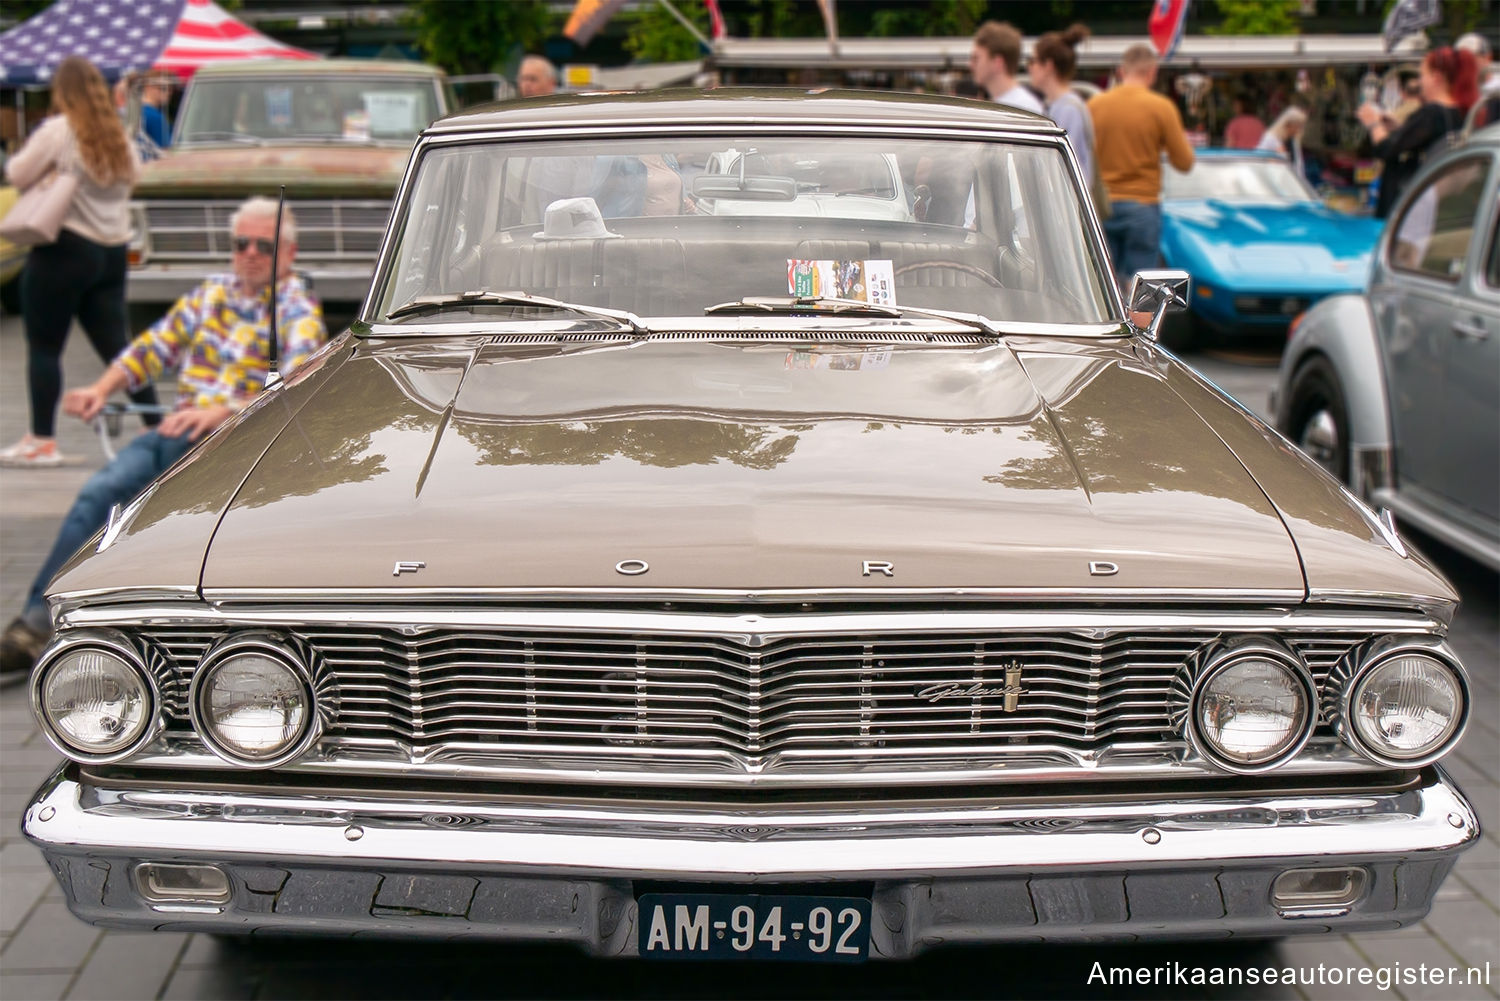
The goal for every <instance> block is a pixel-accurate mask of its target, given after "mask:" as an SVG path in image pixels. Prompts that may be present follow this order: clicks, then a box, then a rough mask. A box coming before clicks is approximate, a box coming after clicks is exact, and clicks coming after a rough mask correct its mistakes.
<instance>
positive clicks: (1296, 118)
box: [1255, 105, 1307, 174]
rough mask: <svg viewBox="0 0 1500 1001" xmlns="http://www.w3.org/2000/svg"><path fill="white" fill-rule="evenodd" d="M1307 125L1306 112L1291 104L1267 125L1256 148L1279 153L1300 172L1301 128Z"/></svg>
mask: <svg viewBox="0 0 1500 1001" xmlns="http://www.w3.org/2000/svg"><path fill="white" fill-rule="evenodd" d="M1306 127H1307V112H1305V111H1303V110H1302V109H1301V108H1299V107H1297V106H1296V105H1293V106H1291V107H1289V108H1287V109H1286V110H1285V111H1283V112H1282V113H1281V114H1279V115H1277V116H1276V121H1274V122H1272V123H1271V124H1270V126H1269V127H1267V129H1266V131H1265V134H1263V135H1262V136H1261V137H1260V142H1258V143H1256V144H1255V148H1256V149H1258V150H1266V151H1269V152H1271V153H1280V154H1281V155H1282V156H1284V157H1286V158H1287V159H1288V160H1290V161H1291V162H1292V169H1293V170H1295V171H1296V172H1297V173H1299V174H1301V173H1302V130H1303V129H1304V128H1306Z"/></svg>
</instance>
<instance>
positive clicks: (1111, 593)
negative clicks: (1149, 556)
mask: <svg viewBox="0 0 1500 1001" xmlns="http://www.w3.org/2000/svg"><path fill="white" fill-rule="evenodd" d="M202 594H203V599H204V600H205V601H208V602H212V603H215V604H228V603H231V602H256V603H261V604H264V603H267V602H273V601H281V602H284V601H338V600H345V599H347V600H353V601H359V602H365V601H374V602H380V601H382V600H385V601H393V600H399V601H404V602H408V601H413V600H422V599H427V600H431V601H442V602H453V601H466V600H477V601H485V600H494V599H497V598H498V599H502V600H506V601H513V600H527V599H536V600H542V601H552V600H557V599H563V600H568V601H632V602H634V601H744V602H781V601H801V602H811V601H860V602H868V601H879V602H881V603H882V604H889V603H893V602H899V601H932V600H940V601H1026V600H1032V601H1073V600H1076V601H1115V602H1117V603H1121V604H1123V603H1125V602H1127V601H1131V600H1151V601H1170V602H1192V603H1194V604H1225V603H1234V604H1256V605H1277V604H1292V605H1295V604H1300V603H1301V602H1302V600H1303V599H1304V598H1305V597H1306V594H1307V592H1305V591H1303V590H1302V589H1301V588H1296V589H1290V588H1289V589H1286V590H1267V591H1244V590H1236V589H1233V588H1222V589H1220V588H1203V589H1199V590H1193V591H1183V590H1177V589H1173V588H1150V587H1135V588H1124V587H1116V588H1109V587H1033V588H1000V587H928V588H894V587H881V586H879V585H878V584H876V585H872V586H869V587H829V588H816V587H807V588H779V589H766V590H753V591H746V590H738V589H735V588H649V587H641V588H629V587H592V588H590V587H550V588H549V587H541V588H536V587H526V588H522V587H490V588H486V587H476V588H458V587H454V588H444V587H429V588H415V587H410V588H400V587H382V588H361V589H335V588H254V589H241V588H212V587H210V588H204V589H203V590H202Z"/></svg>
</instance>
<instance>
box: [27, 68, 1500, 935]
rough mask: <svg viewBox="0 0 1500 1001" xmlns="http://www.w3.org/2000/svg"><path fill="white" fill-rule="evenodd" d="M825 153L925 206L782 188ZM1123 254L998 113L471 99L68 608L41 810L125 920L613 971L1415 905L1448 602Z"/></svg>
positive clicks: (1445, 809)
mask: <svg viewBox="0 0 1500 1001" xmlns="http://www.w3.org/2000/svg"><path fill="white" fill-rule="evenodd" d="M729 149H733V150H740V151H746V154H747V155H746V156H745V157H743V158H741V159H740V160H739V161H738V162H736V163H735V164H734V165H733V168H732V169H724V170H718V171H709V170H707V169H705V168H706V166H707V165H708V164H710V163H711V162H714V160H713V158H714V156H715V154H717V153H722V152H723V151H725V150H729ZM751 150H754V151H756V153H758V154H764V156H763V157H762V158H761V159H760V160H759V162H760V163H761V164H763V165H764V166H757V165H756V162H754V158H753V157H752V156H750V155H749V153H748V151H751ZM829 158H836V159H838V160H840V161H841V162H844V163H847V162H849V159H850V158H854V159H856V160H858V159H863V161H864V162H865V163H867V164H873V163H878V162H887V163H888V162H894V163H895V164H896V165H897V168H898V169H899V170H900V171H901V172H902V174H903V183H902V185H901V190H902V191H907V190H911V191H914V192H915V190H916V189H917V188H918V187H920V186H922V185H926V186H927V187H928V189H929V191H930V204H929V205H928V206H927V208H926V209H925V210H924V211H923V212H922V213H921V215H922V217H923V218H921V219H920V220H919V219H918V218H917V214H916V213H913V214H912V215H910V216H906V215H904V214H903V216H902V217H901V218H872V217H871V216H870V213H869V212H868V210H867V206H864V205H862V204H861V202H860V200H859V196H856V197H854V198H850V199H844V200H842V201H841V200H840V199H838V198H837V197H830V198H826V199H823V200H822V210H821V211H820V212H819V213H817V214H811V213H810V214H808V215H806V216H800V215H799V216H788V215H784V214H779V213H778V212H776V211H775V208H776V207H778V206H785V205H787V204H789V203H793V202H795V201H796V200H797V199H798V198H799V197H805V196H806V195H807V194H808V192H807V191H806V190H805V188H804V184H805V183H806V182H805V178H806V177H810V176H813V175H816V174H817V173H818V172H819V170H820V169H821V167H820V165H821V164H822V163H823V161H824V160H825V159H829ZM719 162H720V163H723V162H724V161H723V160H722V159H721V160H720V161H719ZM777 164H790V165H794V166H795V170H796V174H792V173H775V172H762V171H763V170H769V171H775V170H776V169H778V168H777V167H776V166H775V165H777ZM693 165H697V169H693ZM780 169H790V168H785V167H783V168H780ZM799 175H800V176H801V177H803V178H804V180H799ZM891 187H894V185H891ZM720 201H729V202H733V203H734V204H735V211H734V212H733V213H732V214H717V213H716V212H715V211H714V207H715V205H716V204H717V203H718V202H720ZM753 204H763V205H766V206H767V207H768V211H767V212H766V213H765V214H764V215H756V214H751V213H748V212H747V211H745V208H746V206H749V205H753ZM841 205H847V206H848V208H847V210H844V209H841V208H840V206H841ZM970 205H972V224H970V225H965V218H964V217H965V216H966V215H967V214H969V212H970V209H969V208H968V206H970ZM605 206H611V207H616V206H618V207H619V208H618V209H615V208H612V209H610V210H606V208H605ZM841 213H843V214H841ZM1105 255H1106V251H1105V247H1104V242H1103V238H1102V233H1101V230H1100V227H1099V225H1098V222H1097V221H1096V219H1095V218H1094V216H1093V214H1092V212H1091V210H1090V208H1089V203H1088V200H1087V199H1086V197H1085V195H1084V187H1083V184H1082V181H1081V179H1080V177H1079V175H1078V172H1077V168H1076V165H1075V162H1074V161H1073V159H1072V157H1071V156H1070V154H1069V151H1068V147H1067V145H1066V140H1065V138H1064V135H1063V133H1062V132H1061V131H1060V130H1059V129H1058V128H1057V127H1056V126H1055V125H1054V124H1053V123H1052V122H1051V121H1049V120H1046V119H1043V118H1040V117H1034V116H1031V115H1028V114H1025V113H1022V112H1010V111H1005V110H999V109H996V108H995V107H993V106H991V105H981V104H978V103H973V102H966V101H960V100H948V99H938V98H931V99H924V98H918V97H912V96H905V95H882V96H875V95H869V94H854V93H841V92H821V93H796V92H791V91H769V92H744V91H741V92H737V91H733V90H720V91H715V92H711V93H707V94H695V93H671V92H657V93H651V94H640V95H612V96H599V95H594V96H575V97H558V98H554V99H548V100H539V101H533V102H527V103H524V104H520V103H518V104H512V105H502V106H499V107H496V108H493V109H489V110H484V111H480V112H475V113H470V114H464V115H460V116H455V117H450V118H447V119H445V120H442V121H440V122H438V123H436V124H435V125H433V126H431V127H430V128H428V129H427V130H426V131H425V132H424V133H423V135H422V137H421V139H420V140H419V141H418V143H417V147H416V150H415V153H414V155H413V158H412V162H411V165H410V167H409V168H408V171H407V174H406V178H405V180H404V182H403V186H402V189H401V192H400V194H399V196H398V202H397V208H396V211H395V214H394V218H393V224H392V227H391V229H390V232H389V233H388V235H387V239H386V242H385V245H384V247H383V249H382V251H381V255H380V261H379V264H378V267H377V271H376V276H375V280H374V283H373V286H372V290H371V294H370V296H369V298H368V300H367V301H366V302H365V304H364V306H363V312H362V315H361V317H360V319H359V320H358V321H357V322H356V323H355V324H354V325H353V327H352V328H351V329H350V330H349V331H348V332H347V333H345V334H344V335H343V336H341V337H339V338H337V339H336V340H335V341H334V342H332V343H331V344H330V345H329V346H328V347H327V349H326V350H324V351H322V352H321V353H320V354H319V355H317V356H316V357H315V358H314V359H313V360H312V361H310V362H309V363H308V364H306V365H305V366H304V367H302V368H301V369H300V370H299V371H296V372H294V373H291V374H290V375H289V377H287V378H286V379H285V380H283V381H281V382H280V383H279V384H278V385H276V386H275V387H274V388H272V389H271V390H269V391H267V392H266V393H265V394H264V395H263V396H262V397H261V398H260V399H259V400H258V401H257V403H256V404H255V405H253V406H252V407H250V408H249V409H247V410H246V411H245V412H244V413H243V414H241V415H240V416H238V417H237V418H236V419H234V421H233V423H232V424H231V425H228V426H226V427H224V428H223V429H222V430H220V431H219V432H217V433H215V434H214V435H212V436H211V437H210V438H208V439H207V440H206V441H205V442H204V443H202V444H201V445H200V446H199V447H198V448H197V449H196V450H195V451H194V452H193V453H191V454H190V456H189V457H188V458H186V459H185V460H184V461H183V462H182V463H181V464H180V465H178V466H176V467H175V468H173V469H172V470H170V471H169V472H168V473H167V474H166V475H164V476H163V477H162V478H161V479H159V480H158V481H156V482H155V483H154V484H152V485H151V486H150V487H148V488H147V490H146V491H144V492H143V493H142V494H141V496H140V497H139V498H137V499H136V500H135V501H134V502H133V503H131V504H129V505H127V506H125V507H124V509H123V510H121V511H119V512H118V513H117V514H116V516H114V517H113V518H112V519H111V520H110V523H109V524H108V526H107V527H106V528H105V529H104V530H103V531H102V532H101V533H100V535H99V536H98V538H97V539H96V540H94V541H93V542H92V543H91V544H89V545H88V546H86V547H85V548H84V549H83V550H82V551H81V552H80V553H79V554H78V555H77V556H76V557H75V558H74V559H73V561H72V562H71V563H70V564H69V565H67V566H66V567H64V569H63V570H62V571H61V572H60V573H59V575H58V576H57V578H56V579H55V580H54V581H53V583H52V586H51V588H50V591H49V594H50V600H51V608H52V613H53V617H54V620H55V622H56V624H57V626H58V631H57V634H56V637H55V639H54V640H53V642H52V644H51V645H50V646H49V648H48V649H47V650H46V651H45V652H44V653H43V656H42V659H41V661H40V662H39V664H38V666H37V669H36V672H35V674H34V675H33V678H32V696H33V704H34V707H35V710H36V715H37V718H38V720H39V722H40V724H41V726H42V728H43V729H44V731H45V732H46V734H47V736H48V738H49V739H50V740H51V741H52V742H53V744H54V745H55V746H56V747H57V748H58V749H59V750H60V751H61V752H62V753H63V754H64V755H65V756H66V757H67V758H68V759H69V760H68V761H67V762H65V763H64V764H63V765H62V767H60V769H59V770H58V771H57V772H56V774H55V775H54V776H53V777H52V778H51V779H50V780H49V781H48V782H47V783H46V784H45V785H44V786H43V787H42V788H41V789H40V790H39V791H38V792H37V794H36V796H35V799H34V801H33V802H32V803H31V804H30V805H29V806H28V808H27V810H26V815H25V820H24V829H25V832H26V835H27V836H28V837H29V838H30V839H31V840H32V841H34V842H35V843H36V844H37V845H38V846H39V847H40V848H41V850H42V852H43V853H44V854H45V855H46V857H47V859H48V861H49V863H50V865H51V866H52V868H53V870H54V872H55V873H56V874H57V877H58V880H59V882H60V884H61V886H62V888H63V892H64V894H65V896H66V898H67V900H68V904H69V906H70V907H71V908H72V909H73V911H74V912H75V913H76V914H77V915H79V916H80V917H82V918H84V919H85V920H88V921H93V922H98V923H101V924H109V925H120V926H134V927H142V928H146V927H149V928H163V929H201V930H208V931H214V932H244V933H249V932H258V933H259V932H272V933H274V932H297V933H309V932H311V933H326V934H340V935H342V934H352V933H375V934H387V935H410V936H433V937H462V936H475V937H491V938H497V939H504V940H512V941H522V940H546V941H554V942H570V943H574V944H576V945H577V946H579V947H580V948H582V949H584V950H587V951H588V952H590V953H593V954H596V955H601V956H635V955H642V956H647V957H659V958H668V959H670V958H678V957H699V958H702V957H729V958H733V957H762V958H783V959H788V958H789V959H801V960H830V961H856V960H860V959H863V958H867V957H883V958H903V957H910V956H913V955H915V954H917V953H919V952H921V951H923V950H925V949H928V948H930V947H933V946H937V945H941V944H945V943H984V942H1004V941H1053V940H1058V941H1061V940H1078V939H1090V940H1096V939H1121V940H1137V939H1144V938H1162V937H1180V936H1189V937H1191V936H1216V937H1224V936H1231V935H1245V936H1268V935H1272V936H1274V935H1284V934H1289V933H1294V932H1317V931H1325V930H1327V929H1341V930H1347V929H1355V928H1365V929H1370V928H1394V927H1397V926H1399V925H1402V924H1406V923H1409V922H1413V921H1416V920H1418V919H1420V918H1421V917H1422V916H1423V915H1424V914H1425V913H1426V912H1427V910H1428V908H1429V907H1430V905H1431V903H1432V900H1433V896H1434V894H1435V893H1436V892H1437V888H1438V886H1439V884H1440V883H1441V882H1442V880H1443V878H1444V876H1445V875H1446V874H1447V873H1448V871H1449V869H1450V868H1451V866H1452V865H1453V863H1454V861H1455V859H1456V857H1457V855H1458V853H1459V852H1460V851H1461V850H1462V849H1464V848H1465V847H1466V846H1467V845H1469V844H1470V843H1471V842H1472V841H1473V840H1474V839H1475V838H1476V837H1477V836H1478V826H1477V823H1476V820H1475V815H1474V812H1473V810H1472V809H1471V808H1470V806H1469V804H1468V803H1467V802H1466V800H1465V799H1464V796H1463V795H1462V794H1461V793H1460V792H1459V790H1458V789H1457V788H1455V786H1454V785H1453V783H1452V782H1451V780H1450V779H1449V778H1448V776H1447V775H1446V774H1445V773H1444V772H1443V770H1442V769H1441V767H1439V765H1438V764H1437V762H1438V760H1439V759H1440V758H1441V757H1442V756H1443V755H1444V754H1445V753H1446V752H1447V751H1448V750H1449V749H1450V748H1451V747H1452V746H1453V745H1454V743H1455V742H1456V741H1457V740H1458V739H1459V736H1460V734H1461V732H1462V731H1463V728H1464V724H1465V721H1466V718H1467V715H1468V686H1467V681H1466V680H1465V672H1464V668H1463V666H1462V665H1461V664H1460V663H1459V662H1458V660H1457V658H1456V657H1455V655H1454V653H1453V651H1452V650H1451V649H1450V647H1449V645H1448V643H1447V642H1446V640H1445V633H1446V630H1447V627H1448V624H1449V622H1450V621H1451V617H1452V614H1453V612H1454V608H1455V601H1456V597H1455V594H1454V591H1453V590H1452V588H1451V587H1450V586H1449V584H1448V583H1446V582H1445V581H1444V580H1443V578H1442V577H1441V576H1439V575H1438V574H1437V573H1436V572H1435V571H1434V570H1433V569H1432V568H1431V567H1430V566H1429V565H1428V564H1427V563H1426V562H1425V561H1424V560H1423V559H1422V558H1421V557H1420V556H1418V555H1417V554H1415V553H1413V552H1410V551H1408V550H1407V549H1406V548H1405V547H1404V546H1403V544H1402V541H1401V539H1400V537H1399V536H1398V535H1397V534H1396V533H1395V530H1394V528H1393V526H1392V525H1391V524H1390V523H1389V522H1387V521H1384V520H1382V519H1381V518H1379V517H1377V515H1376V514H1375V513H1373V512H1372V511H1370V510H1369V509H1368V508H1366V507H1365V506H1364V505H1363V504H1362V503H1361V502H1359V501H1358V500H1356V499H1355V498H1354V497H1353V496H1352V495H1350V494H1349V493H1348V492H1347V491H1346V490H1345V489H1344V488H1343V487H1341V486H1340V485H1339V484H1338V483H1337V482H1336V481H1335V480H1334V479H1333V478H1332V477H1331V476H1329V475H1328V474H1327V473H1326V472H1325V471H1323V470H1322V469H1320V468H1318V467H1317V466H1316V465H1315V464H1314V463H1312V462H1311V461H1309V460H1308V459H1307V458H1305V457H1304V456H1303V455H1302V454H1301V453H1300V452H1298V451H1297V450H1296V449H1295V448H1294V447H1293V446H1292V445H1291V444H1290V443H1288V442H1287V441H1286V440H1285V439H1283V438H1281V437H1280V436H1279V435H1277V434H1276V432H1275V431H1273V430H1272V429H1270V428H1269V427H1267V426H1266V425H1265V424H1263V423H1261V422H1260V421H1258V420H1256V419H1255V418H1254V417H1252V416H1250V415H1249V414H1247V413H1246V412H1245V411H1244V410H1243V409H1242V408H1240V407H1239V406H1237V405H1236V404H1235V403H1233V402H1232V401H1230V400H1229V399H1227V398H1226V397H1225V396H1223V395H1222V394H1221V393H1220V392H1218V391H1217V390H1216V389H1215V388H1214V387H1213V386H1211V385H1209V384H1208V383H1207V382H1205V381H1204V380H1203V379H1202V378H1200V377H1198V376H1197V375H1196V374H1194V373H1193V372H1192V371H1191V370H1190V369H1188V368H1187V367H1185V366H1184V365H1183V364H1181V363H1180V362H1179V361H1178V360H1177V359H1175V358H1174V357H1173V356H1172V355H1171V354H1170V353H1167V352H1165V351H1163V350H1162V349H1161V348H1160V347H1159V346H1158V344H1157V343H1156V340H1155V338H1156V335H1157V331H1158V330H1159V327H1160V323H1161V318H1162V315H1163V311H1164V309H1165V308H1166V306H1167V305H1168V303H1169V302H1171V303H1181V302H1183V301H1184V300H1185V298H1186V297H1187V295H1188V290H1187V279H1186V276H1182V275H1177V274H1174V273H1170V272H1146V273H1143V274H1142V275H1140V276H1137V282H1136V284H1135V285H1134V287H1133V288H1132V293H1131V295H1130V296H1129V300H1130V301H1129V303H1128V304H1127V303H1126V302H1123V301H1122V300H1121V297H1120V294H1119V292H1118V291H1117V290H1116V288H1115V286H1114V283H1113V281H1112V280H1111V277H1110V267H1109V262H1108V261H1107V259H1106V256H1105ZM1127 305H1128V306H1129V307H1131V308H1130V311H1129V312H1127ZM1153 311H1154V312H1153ZM1143 312H1147V313H1150V315H1152V317H1153V319H1152V321H1151V323H1150V324H1148V325H1146V326H1145V327H1143V328H1142V327H1137V326H1135V325H1134V324H1133V323H1132V321H1131V319H1130V317H1132V316H1136V317H1138V316H1139V315H1140V314H1141V313H1143Z"/></svg>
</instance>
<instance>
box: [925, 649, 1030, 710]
mask: <svg viewBox="0 0 1500 1001" xmlns="http://www.w3.org/2000/svg"><path fill="white" fill-rule="evenodd" d="M1025 694H1026V689H1024V688H1022V687H1021V664H1020V662H1019V661H1014V660H1013V661H1011V662H1010V663H1009V664H1006V665H1005V684H1004V685H986V684H984V683H983V682H979V681H976V682H974V683H973V684H970V685H965V684H962V683H961V682H944V683H943V684H940V685H928V686H927V687H926V688H920V689H918V690H917V698H919V699H923V700H925V701H927V702H934V703H936V702H942V701H944V700H946V699H982V698H986V697H989V696H995V695H1000V696H1004V698H1005V703H1004V705H1003V706H1001V710H1002V711H1003V712H1008V713H1013V712H1015V711H1016V705H1017V704H1018V703H1019V702H1020V700H1021V696H1023V695H1025Z"/></svg>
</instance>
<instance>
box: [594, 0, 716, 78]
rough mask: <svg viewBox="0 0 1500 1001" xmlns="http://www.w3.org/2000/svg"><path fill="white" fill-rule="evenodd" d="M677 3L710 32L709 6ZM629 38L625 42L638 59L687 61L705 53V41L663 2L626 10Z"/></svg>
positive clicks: (680, 10)
mask: <svg viewBox="0 0 1500 1001" xmlns="http://www.w3.org/2000/svg"><path fill="white" fill-rule="evenodd" d="M673 7H674V8H675V9H676V10H677V11H678V13H680V14H682V16H683V17H685V18H687V19H688V20H689V21H691V22H693V25H694V26H695V27H696V28H697V29H698V30H699V31H701V32H702V33H703V35H704V37H707V36H708V29H709V24H708V7H707V6H706V5H704V4H702V3H683V2H682V0H673ZM617 16H619V17H620V20H622V21H624V22H625V41H624V42H622V43H621V46H622V47H623V48H624V49H625V51H626V52H629V53H630V54H631V55H632V56H634V57H635V58H636V59H639V60H642V61H644V62H650V63H676V62H686V61H688V60H690V59H699V58H701V57H702V56H703V55H704V52H703V45H702V43H700V42H699V41H698V39H696V38H694V37H693V33H692V32H691V31H688V30H687V28H685V27H683V25H682V22H681V21H679V20H677V18H676V17H674V16H673V15H672V12H671V11H669V10H667V9H666V8H665V7H663V6H662V5H661V4H659V3H657V2H655V0H652V2H651V3H648V4H646V5H644V6H642V7H640V8H638V9H636V10H634V11H629V12H622V13H621V14H620V15H617Z"/></svg>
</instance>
